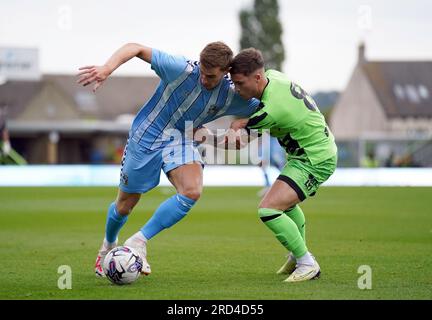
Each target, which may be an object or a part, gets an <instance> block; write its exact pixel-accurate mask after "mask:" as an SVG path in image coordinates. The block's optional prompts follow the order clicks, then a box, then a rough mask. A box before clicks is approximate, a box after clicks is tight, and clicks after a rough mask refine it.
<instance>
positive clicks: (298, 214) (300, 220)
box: [284, 204, 306, 244]
mask: <svg viewBox="0 0 432 320" xmlns="http://www.w3.org/2000/svg"><path fill="white" fill-rule="evenodd" d="M284 213H285V214H286V215H287V216H288V217H290V218H291V220H292V221H294V222H295V224H296V225H297V228H298V229H299V231H300V234H301V236H302V238H303V241H304V242H305V244H306V219H305V216H304V214H303V210H302V209H301V208H300V206H299V205H297V204H296V205H295V206H294V207H291V208H289V209H288V210H285V211H284Z"/></svg>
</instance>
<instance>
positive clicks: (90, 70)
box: [77, 66, 111, 92]
mask: <svg viewBox="0 0 432 320" xmlns="http://www.w3.org/2000/svg"><path fill="white" fill-rule="evenodd" d="M78 70H80V72H79V73H78V74H77V76H78V77H80V78H79V79H78V80H77V83H78V84H82V85H83V86H84V87H85V86H87V85H89V84H92V83H95V85H94V86H93V92H96V90H97V89H98V88H99V87H100V86H101V85H102V84H103V82H104V81H105V80H106V78H108V76H109V75H110V74H111V70H109V68H108V67H107V66H85V67H81V68H79V69H78Z"/></svg>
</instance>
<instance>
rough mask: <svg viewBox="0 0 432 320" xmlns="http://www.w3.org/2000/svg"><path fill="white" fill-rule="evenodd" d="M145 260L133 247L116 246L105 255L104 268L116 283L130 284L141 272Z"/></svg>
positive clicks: (108, 276) (106, 273) (107, 275)
mask: <svg viewBox="0 0 432 320" xmlns="http://www.w3.org/2000/svg"><path fill="white" fill-rule="evenodd" d="M142 266H143V261H142V259H141V257H140V256H139V254H138V252H137V251H136V250H135V249H133V248H132V247H127V246H120V247H115V248H114V249H112V250H111V251H110V252H108V254H107V255H106V257H105V260H104V263H103V270H104V273H105V275H106V277H107V278H108V279H109V280H110V281H111V282H112V283H114V284H117V285H123V284H130V283H132V282H134V281H135V280H137V279H138V277H139V276H140V274H141V269H142Z"/></svg>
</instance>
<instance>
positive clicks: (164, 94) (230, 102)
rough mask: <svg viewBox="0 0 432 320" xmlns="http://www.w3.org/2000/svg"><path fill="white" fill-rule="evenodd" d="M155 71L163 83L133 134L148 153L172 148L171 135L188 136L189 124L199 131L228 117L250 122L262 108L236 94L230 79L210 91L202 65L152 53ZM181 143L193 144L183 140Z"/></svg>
mask: <svg viewBox="0 0 432 320" xmlns="http://www.w3.org/2000/svg"><path fill="white" fill-rule="evenodd" d="M151 67H152V69H153V70H154V71H155V72H156V74H157V75H158V76H159V77H160V79H161V81H160V83H159V86H158V87H157V89H156V92H155V93H154V94H153V96H152V97H151V98H150V100H149V101H148V102H147V103H146V104H145V105H144V106H143V107H142V108H141V110H140V111H139V112H138V114H137V115H136V117H135V119H134V121H133V124H132V128H131V130H130V134H129V135H130V138H131V139H132V140H133V141H134V142H136V143H138V144H139V145H141V146H142V147H144V148H146V149H148V150H157V149H161V148H164V147H165V146H166V145H167V144H171V145H172V144H173V141H172V140H173V139H172V137H170V136H171V134H170V132H172V130H178V131H179V132H184V131H185V129H186V128H185V124H186V123H189V124H192V126H193V128H197V127H199V126H201V125H203V124H205V123H207V122H210V121H213V120H215V119H217V118H220V117H222V116H226V115H236V116H240V117H244V118H247V117H249V116H250V115H252V114H253V113H254V111H255V109H256V107H257V106H258V104H259V101H258V100H256V99H251V100H249V101H246V100H244V99H242V98H241V97H240V96H239V95H238V94H237V93H235V91H234V85H233V83H232V82H231V80H230V79H229V77H228V76H226V77H224V78H223V79H222V81H221V82H220V83H219V85H218V86H217V87H216V88H214V89H212V90H207V89H206V88H204V87H203V86H202V84H201V81H200V68H199V63H198V62H194V61H189V60H187V59H186V58H184V57H180V56H172V55H169V54H167V53H165V52H162V51H159V50H157V49H152V58H151ZM170 138H171V139H170ZM179 143H181V144H183V145H184V144H189V143H192V141H191V140H187V139H181V142H179Z"/></svg>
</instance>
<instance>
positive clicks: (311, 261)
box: [297, 251, 315, 266]
mask: <svg viewBox="0 0 432 320" xmlns="http://www.w3.org/2000/svg"><path fill="white" fill-rule="evenodd" d="M297 263H298V264H304V265H308V266H313V265H314V264H315V261H314V259H313V258H312V255H311V254H310V252H309V251H308V252H306V254H305V255H304V256H302V257H300V258H298V259H297Z"/></svg>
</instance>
